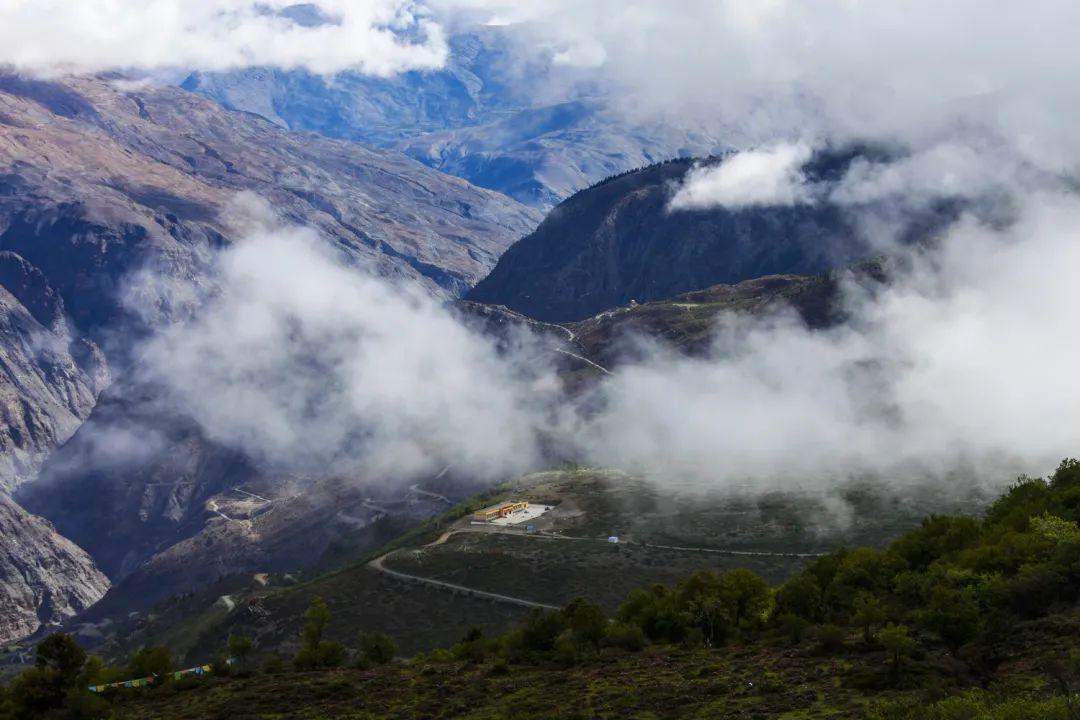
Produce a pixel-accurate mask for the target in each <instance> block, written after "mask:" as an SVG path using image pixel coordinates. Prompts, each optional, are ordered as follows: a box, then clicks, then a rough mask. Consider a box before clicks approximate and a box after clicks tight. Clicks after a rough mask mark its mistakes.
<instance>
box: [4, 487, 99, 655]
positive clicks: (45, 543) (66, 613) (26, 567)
mask: <svg viewBox="0 0 1080 720" xmlns="http://www.w3.org/2000/svg"><path fill="white" fill-rule="evenodd" d="M0 578H2V579H3V581H2V582H0V642H8V641H10V640H14V639H17V638H20V637H23V636H25V635H29V634H30V633H32V632H34V631H36V630H37V629H38V628H39V627H41V626H42V625H48V626H55V625H58V624H60V623H61V622H62V621H64V620H66V619H68V618H70V617H71V616H73V615H75V614H77V613H79V612H81V611H83V610H85V609H86V608H88V607H90V606H91V605H93V604H94V603H95V602H97V601H98V600H99V599H100V598H101V596H102V595H104V594H105V591H106V590H108V588H109V580H108V578H106V577H105V575H103V574H102V573H101V571H99V570H98V569H97V567H96V566H95V565H94V561H93V560H92V559H91V558H90V556H89V555H87V554H86V552H85V551H83V550H82V549H81V548H79V547H78V546H77V545H75V543H73V542H71V541H70V540H66V539H64V538H63V537H61V536H60V535H58V534H57V533H56V531H55V530H54V529H53V528H52V526H50V525H49V523H48V522H46V521H45V520H43V519H41V518H39V517H35V516H34V515H31V514H30V513H28V512H26V511H25V510H23V509H22V508H21V507H19V506H18V505H17V504H16V503H15V502H13V501H12V500H11V498H9V497H8V496H7V495H5V494H3V493H0Z"/></svg>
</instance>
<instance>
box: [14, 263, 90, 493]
mask: <svg viewBox="0 0 1080 720" xmlns="http://www.w3.org/2000/svg"><path fill="white" fill-rule="evenodd" d="M8 288H10V290H9V289H8ZM107 382H108V371H107V367H106V363H105V360H104V357H103V355H102V353H101V352H100V351H99V350H98V348H97V346H96V345H95V344H94V343H93V341H91V340H88V339H86V338H81V337H73V336H72V333H71V332H70V331H69V328H68V325H67V323H66V322H65V321H64V306H63V301H62V300H61V299H60V298H59V296H58V295H57V294H56V293H55V292H54V291H53V290H52V288H51V286H50V285H49V283H48V282H47V281H46V280H45V279H44V277H43V276H42V274H41V273H40V272H39V271H37V270H36V269H35V268H33V267H32V266H30V265H29V263H27V262H26V261H25V260H23V259H22V258H20V257H19V256H17V255H14V254H13V253H10V252H0V492H10V491H12V490H13V489H14V488H16V487H17V486H18V485H20V484H21V483H23V482H25V481H27V480H30V479H32V478H33V477H34V476H35V475H36V473H37V471H38V468H39V467H40V465H41V463H42V461H43V460H44V457H45V455H46V453H48V451H49V450H50V449H51V448H52V447H54V446H55V445H57V444H59V443H62V442H63V441H65V440H67V439H68V438H69V437H70V436H71V434H72V433H74V432H75V430H76V429H77V428H78V427H79V424H80V423H81V422H82V421H83V420H84V419H85V418H86V417H87V415H89V413H90V411H91V410H92V409H93V407H94V402H95V400H96V398H97V394H98V393H99V392H100V391H101V389H102V388H103V387H104V386H105V384H106V383H107Z"/></svg>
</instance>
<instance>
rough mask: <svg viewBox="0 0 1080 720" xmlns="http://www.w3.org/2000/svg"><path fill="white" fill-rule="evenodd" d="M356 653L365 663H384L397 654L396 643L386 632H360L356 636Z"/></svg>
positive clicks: (391, 659)
mask: <svg viewBox="0 0 1080 720" xmlns="http://www.w3.org/2000/svg"><path fill="white" fill-rule="evenodd" d="M356 647H357V655H358V656H359V658H358V659H359V660H360V662H362V663H364V664H365V665H386V664H387V663H389V662H392V661H393V659H394V655H396V654H397V651H398V644H397V642H395V641H394V638H392V637H390V636H389V635H387V634H386V633H363V632H362V633H360V634H359V635H357V637H356Z"/></svg>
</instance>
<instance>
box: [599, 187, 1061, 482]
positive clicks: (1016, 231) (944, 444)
mask: <svg viewBox="0 0 1080 720" xmlns="http://www.w3.org/2000/svg"><path fill="white" fill-rule="evenodd" d="M1018 212H1019V214H1018V217H1017V220H1016V222H1015V223H1014V224H1012V225H1009V226H1008V227H1006V228H1004V229H1002V228H996V227H991V226H986V225H983V224H980V223H978V222H976V221H975V220H973V219H968V220H966V221H964V222H962V223H961V224H960V225H958V226H957V227H956V228H954V230H953V231H952V232H951V233H950V234H949V236H948V237H947V238H945V239H944V241H943V242H942V244H941V247H940V250H937V251H926V250H912V251H911V252H910V257H911V260H912V269H911V270H910V271H908V272H906V273H904V274H903V275H901V277H899V278H897V279H896V280H895V282H894V283H893V284H892V286H891V287H889V288H888V289H887V290H884V291H883V292H882V293H881V294H880V295H879V296H877V297H873V298H868V297H866V296H865V295H863V294H861V293H860V292H859V291H858V290H857V289H855V288H849V290H848V294H847V303H848V306H849V313H850V315H851V319H850V320H849V321H848V322H847V323H845V324H844V325H842V326H840V327H836V328H834V329H830V330H811V329H808V328H806V327H805V326H804V325H802V324H801V323H800V322H799V321H798V320H796V319H794V318H792V317H791V316H788V315H782V316H780V317H778V318H774V319H772V320H769V321H764V322H762V321H750V320H746V319H741V320H740V319H736V318H728V319H727V320H726V323H725V324H724V326H723V327H725V329H724V330H723V331H722V332H721V333H720V335H719V336H718V337H717V340H716V342H715V344H714V346H713V349H712V351H711V352H710V353H709V354H708V355H707V357H704V358H687V357H681V356H674V355H672V354H671V353H669V352H666V351H664V350H663V348H660V347H656V346H655V345H651V344H650V343H646V347H647V348H649V349H648V350H647V351H646V353H645V357H646V359H645V360H643V361H641V362H638V363H635V364H633V365H630V366H627V367H625V368H623V369H621V370H619V371H618V372H617V373H616V374H615V375H614V376H613V377H612V378H611V379H610V380H608V381H607V382H606V383H605V386H604V388H603V391H602V392H603V396H604V397H605V398H606V402H607V405H606V409H605V410H604V412H603V413H601V414H599V415H598V416H596V417H594V418H593V419H592V420H591V421H590V423H589V426H588V427H587V428H585V430H584V431H583V432H584V434H585V436H586V438H587V439H586V440H585V444H586V446H587V447H588V448H589V453H590V454H591V457H592V458H593V460H594V461H595V462H600V463H612V464H617V465H619V466H621V467H629V468H639V469H640V468H644V469H646V470H651V471H653V473H654V476H656V477H658V478H663V477H665V476H670V475H671V474H672V473H673V472H678V473H679V474H681V475H683V476H684V477H686V478H689V479H692V480H694V481H696V482H699V483H700V484H701V485H702V486H714V487H715V486H718V485H724V484H730V483H733V482H742V481H750V482H755V483H760V482H768V481H769V480H770V479H774V480H776V481H778V482H781V483H792V482H794V483H797V484H799V485H803V486H807V485H813V484H818V485H819V486H825V485H827V484H829V483H831V482H833V481H834V480H835V479H836V478H837V477H845V476H849V475H853V474H860V473H879V474H882V475H884V476H886V477H890V478H893V479H895V478H896V477H898V476H903V475H905V474H907V475H911V474H917V473H925V474H926V475H925V476H927V477H944V476H945V474H946V473H947V472H949V471H952V470H956V469H959V468H965V467H966V468H975V469H979V470H981V471H984V472H985V473H986V475H985V477H987V478H991V479H994V480H997V481H1004V480H1008V479H1010V473H1012V472H1015V471H1017V470H1023V471H1026V472H1032V473H1042V472H1045V471H1047V470H1049V469H1051V468H1052V467H1053V466H1054V465H1055V464H1056V463H1057V461H1058V460H1060V459H1061V458H1062V457H1064V456H1066V455H1075V454H1076V453H1077V452H1078V448H1077V438H1076V432H1075V428H1076V427H1077V425H1078V424H1080V376H1078V375H1077V373H1076V372H1075V370H1074V368H1073V365H1074V364H1075V363H1074V361H1073V360H1074V358H1075V357H1076V356H1077V354H1078V353H1080V335H1077V333H1076V332H1075V323H1076V317H1077V316H1078V315H1080V295H1078V294H1077V293H1076V290H1075V287H1076V278H1075V268H1076V267H1078V265H1080V199H1078V198H1077V197H1076V196H1075V195H1072V194H1068V193H1065V194H1063V193H1057V192H1038V193H1034V194H1032V195H1030V196H1028V197H1027V198H1026V199H1025V201H1024V204H1023V205H1022V207H1021V208H1019V210H1018Z"/></svg>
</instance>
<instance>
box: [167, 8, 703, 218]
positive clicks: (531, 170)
mask: <svg viewBox="0 0 1080 720" xmlns="http://www.w3.org/2000/svg"><path fill="white" fill-rule="evenodd" d="M511 42H512V40H511V39H510V38H508V37H506V36H505V34H504V33H503V32H502V31H501V30H500V29H499V28H494V27H493V28H486V29H484V30H481V31H477V32H470V33H463V34H459V35H456V36H454V37H452V38H451V42H450V45H451V53H450V59H449V62H448V63H447V65H446V67H445V68H443V69H441V70H435V71H426V72H420V71H414V72H407V73H402V74H400V75H397V76H395V77H392V78H375V77H369V76H364V75H360V74H357V73H349V72H344V73H339V74H338V75H335V76H333V77H332V78H324V77H321V76H318V75H313V74H311V73H309V72H306V71H303V70H278V69H273V68H252V69H247V70H241V71H236V72H227V73H193V74H191V75H190V76H188V77H187V78H186V79H185V80H184V81H183V83H182V87H184V88H185V89H188V90H193V91H197V92H201V93H204V94H206V95H208V96H210V97H212V98H214V99H215V100H218V101H219V102H221V103H222V104H223V105H224V106H226V107H229V108H233V109H237V110H245V111H247V112H251V113H255V114H257V115H260V116H262V117H264V118H266V119H268V120H270V121H271V122H274V123H276V124H278V125H280V126H282V127H287V128H291V129H293V130H305V131H311V132H316V133H319V134H321V135H325V136H327V137H335V138H345V139H350V140H359V141H362V142H364V143H368V144H372V145H379V146H382V147H392V148H397V149H400V150H402V151H403V152H405V153H406V154H408V155H410V156H411V157H413V158H416V159H417V160H420V161H421V162H424V163H426V164H428V165H430V166H432V167H435V168H438V169H440V170H443V171H446V172H448V173H451V174H454V175H457V176H459V177H463V178H465V179H466V180H468V181H469V182H471V183H473V184H475V185H479V186H481V187H486V188H490V189H493V190H498V191H499V192H502V193H505V194H507V195H509V196H510V197H513V198H515V199H517V200H519V201H521V202H523V203H526V204H528V205H531V206H533V207H537V208H549V207H551V206H553V205H555V204H556V203H558V202H559V201H560V200H562V199H563V198H566V197H568V196H569V195H570V194H572V193H573V192H574V191H576V190H579V189H581V188H584V187H588V186H589V185H591V184H592V183H594V182H597V181H598V180H600V179H602V178H604V177H607V176H609V175H612V174H614V173H617V172H622V171H624V170H627V169H630V168H634V167H640V166H642V165H646V164H649V163H651V162H655V161H657V160H662V159H666V158H670V157H677V156H689V155H708V154H710V153H714V152H719V151H720V150H721V149H723V147H724V144H723V143H721V142H720V141H719V140H718V139H716V138H713V137H710V136H708V135H707V134H704V133H699V132H694V131H689V130H681V129H677V128H671V127H666V126H663V125H661V124H659V123H646V122H634V121H632V120H628V119H626V118H625V117H623V116H622V114H619V113H615V112H610V111H608V110H607V109H606V108H607V105H608V103H607V102H606V99H605V98H601V97H596V96H593V95H590V94H589V92H588V91H587V89H574V90H566V89H563V90H559V89H558V88H560V87H563V86H566V87H574V79H573V78H564V77H561V76H560V75H559V73H558V70H559V68H558V67H556V66H553V65H552V64H551V63H550V61H545V60H542V59H541V60H536V61H533V62H527V63H522V61H521V58H520V57H518V56H516V55H515V54H514V53H513V50H512V48H511V47H510V45H509V44H510V43H511Z"/></svg>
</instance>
